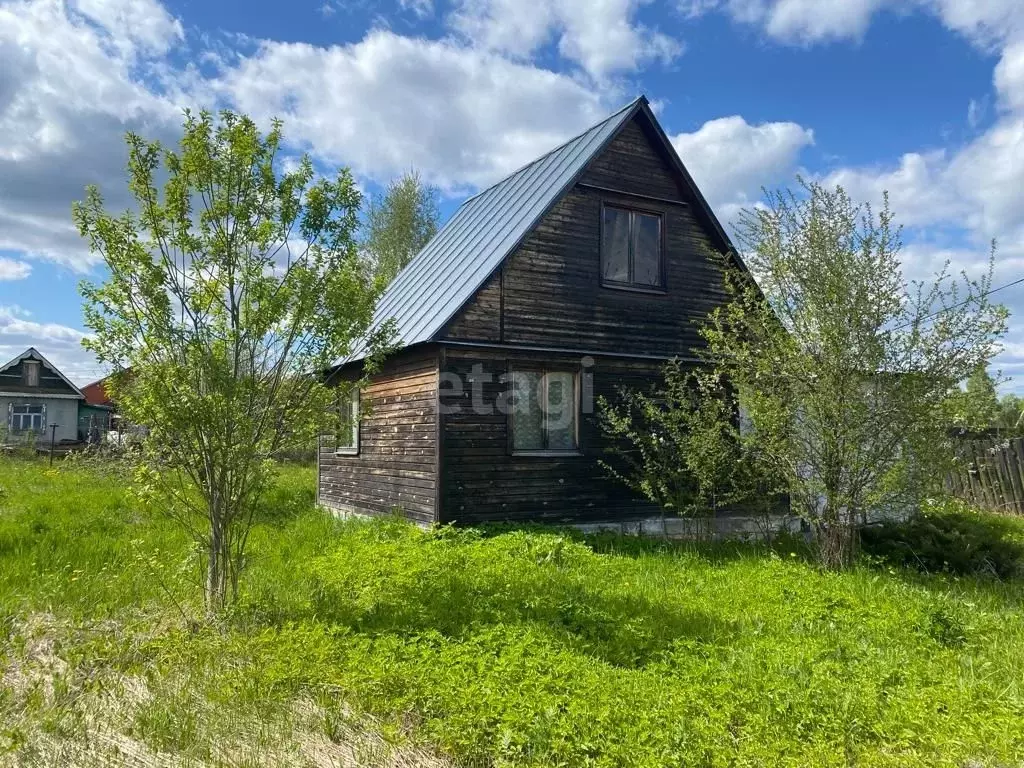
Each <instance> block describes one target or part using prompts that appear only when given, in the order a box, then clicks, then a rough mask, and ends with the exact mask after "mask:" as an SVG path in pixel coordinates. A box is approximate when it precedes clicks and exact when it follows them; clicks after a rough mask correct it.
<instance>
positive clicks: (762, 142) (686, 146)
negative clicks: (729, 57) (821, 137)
mask: <svg viewBox="0 0 1024 768" xmlns="http://www.w3.org/2000/svg"><path fill="white" fill-rule="evenodd" d="M813 143H814V132H813V131H811V130H809V129H807V128H804V127H802V126H800V125H798V124H796V123H788V122H775V123H761V124H760V125H750V124H749V123H747V121H746V120H744V119H743V118H742V117H739V116H738V115H734V116H732V117H723V118H719V119H717V120H710V121H708V122H706V123H704V125H702V126H701V127H700V128H699V129H698V130H697V131H695V132H693V133H680V134H678V135H676V136H673V137H672V144H673V145H674V146H675V148H676V151H677V152H679V156H680V158H682V161H683V163H684V164H685V165H686V167H687V169H688V170H689V171H690V173H691V174H692V175H693V178H694V181H696V182H697V186H698V187H699V188H700V190H701V191H702V192H703V193H704V196H705V197H707V199H708V202H710V203H711V205H712V207H713V208H715V209H716V211H717V212H718V214H719V216H720V217H722V218H723V219H726V220H729V219H732V218H733V217H734V216H735V214H736V212H737V211H738V209H739V208H740V207H742V206H744V205H747V204H749V203H751V202H752V201H754V200H756V199H757V198H759V196H760V191H761V188H762V187H764V186H771V185H772V184H776V183H779V182H783V181H787V182H788V181H790V180H791V179H792V176H793V172H794V170H795V169H796V166H797V162H798V159H799V156H800V152H801V151H802V150H803V149H804V148H805V147H807V146H809V145H811V144H813Z"/></svg>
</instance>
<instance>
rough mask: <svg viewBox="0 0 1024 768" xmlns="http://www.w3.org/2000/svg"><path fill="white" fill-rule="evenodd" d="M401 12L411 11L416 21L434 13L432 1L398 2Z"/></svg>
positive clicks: (399, 0)
mask: <svg viewBox="0 0 1024 768" xmlns="http://www.w3.org/2000/svg"><path fill="white" fill-rule="evenodd" d="M398 6H399V7H400V8H401V9H402V10H403V11H412V13H413V14H414V15H415V16H416V18H418V19H425V18H427V17H428V16H431V15H433V13H434V2H433V0H398Z"/></svg>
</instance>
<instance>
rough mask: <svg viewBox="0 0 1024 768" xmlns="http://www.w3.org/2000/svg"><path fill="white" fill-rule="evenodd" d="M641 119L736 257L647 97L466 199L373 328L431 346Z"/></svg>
mask: <svg viewBox="0 0 1024 768" xmlns="http://www.w3.org/2000/svg"><path fill="white" fill-rule="evenodd" d="M640 114H642V115H644V116H645V117H646V118H647V120H648V122H649V123H650V125H651V127H652V128H653V129H654V134H655V136H654V138H655V140H656V141H657V143H659V144H661V145H662V146H661V148H662V150H663V152H664V153H665V155H666V157H667V159H668V160H669V162H670V163H671V164H672V165H673V166H675V168H676V170H677V171H678V172H679V173H680V175H681V177H682V180H683V182H684V183H685V185H686V186H687V187H688V188H689V191H690V192H691V193H692V194H693V196H694V199H695V200H696V201H697V203H698V207H699V208H700V210H699V212H698V213H699V214H701V215H702V217H703V218H704V219H705V220H706V222H707V224H708V225H709V226H710V228H711V231H712V232H713V234H714V235H715V239H716V240H718V242H717V243H716V245H717V246H718V247H719V248H720V249H722V250H723V251H725V252H731V253H733V254H734V255H735V250H736V249H735V248H734V247H733V245H732V243H731V242H730V241H729V237H728V236H727V235H726V233H725V230H724V229H723V228H722V225H721V224H720V223H719V221H718V219H717V218H716V217H715V214H714V212H712V210H711V207H710V206H709V205H708V203H707V201H706V200H705V199H704V196H703V195H702V194H701V193H700V190H698V189H697V185H696V184H694V182H693V178H692V177H691V176H690V174H689V172H688V171H687V170H686V168H685V167H684V166H683V163H682V161H681V160H680V159H679V156H678V155H677V154H676V151H675V149H674V148H673V147H672V143H671V142H670V141H669V139H668V137H667V136H666V135H665V132H664V131H663V130H662V128H661V126H660V125H659V124H658V121H657V119H656V118H655V117H654V113H653V112H652V111H651V108H650V105H649V104H648V102H647V98H646V97H645V96H640V97H639V98H637V99H636V100H634V101H632V102H630V103H629V104H627V105H626V106H625V107H623V108H622V109H620V110H618V111H617V112H615V113H614V114H612V115H611V116H609V117H607V118H605V119H604V120H602V121H601V122H600V123H598V124H597V125H595V126H593V127H591V128H588V129H587V130H586V131H584V132H583V133H581V134H580V135H579V136H576V137H575V138H573V139H570V140H569V141H567V142H566V143H564V144H562V145H560V146H558V147H555V148H554V149H552V150H551V151H550V152H548V153H547V154H545V155H542V156H541V157H539V158H537V159H536V160H534V161H533V162H532V163H529V164H528V165H526V166H524V167H522V168H520V169H519V170H518V171H516V172H514V173H513V174H511V175H510V176H508V177H506V178H505V179H503V180H502V181H499V182H498V183H497V184H495V185H494V186H492V187H489V188H488V189H485V190H484V191H482V192H480V193H478V194H476V195H474V196H473V197H470V198H469V199H468V200H466V201H465V202H464V203H463V204H462V205H461V206H460V207H459V209H458V210H457V211H456V212H455V215H454V216H452V218H451V219H449V220H448V222H447V223H446V224H445V225H444V226H443V227H442V228H441V230H440V231H439V232H438V233H437V234H436V235H435V236H434V238H433V239H432V240H431V241H430V242H429V243H427V245H426V247H425V248H424V249H423V250H422V251H420V252H419V253H418V254H417V255H416V256H415V257H414V258H413V260H412V261H410V262H409V264H408V265H407V266H406V267H405V269H403V270H402V271H401V272H400V273H399V274H398V276H397V277H396V278H395V280H394V282H393V283H392V284H391V286H390V287H389V288H388V290H387V291H386V292H385V294H384V296H383V297H382V298H381V300H380V302H379V303H378V305H377V308H376V311H375V312H374V320H373V327H375V328H376V327H379V326H380V325H382V324H383V323H384V322H385V321H386V320H388V319H389V318H394V319H395V320H396V322H397V325H398V336H397V342H398V344H399V346H403V347H407V346H411V345H413V344H419V343H422V342H426V341H433V340H434V339H435V338H436V336H437V335H438V334H439V333H440V332H441V331H442V330H443V329H444V327H445V326H446V325H447V324H448V322H449V321H450V320H451V319H452V318H453V317H455V315H456V314H458V312H459V311H460V310H461V309H462V307H463V306H465V304H466V303H467V302H468V301H469V300H470V299H471V298H472V297H473V295H474V294H475V293H476V292H477V290H479V289H480V287H481V286H483V285H484V284H485V283H486V282H487V280H488V279H489V278H490V277H491V275H493V274H494V273H495V271H496V270H497V269H498V267H500V266H501V264H502V262H503V261H504V260H505V258H506V257H507V256H508V255H509V254H510V253H512V252H513V251H514V250H515V249H516V248H517V247H518V246H519V244H520V243H521V242H522V241H523V239H524V238H525V237H526V236H527V235H528V234H529V233H530V231H532V230H533V228H534V227H535V226H536V225H537V223H538V222H539V221H540V220H541V218H543V216H544V215H545V214H546V213H547V212H548V211H549V210H550V209H551V207H552V206H553V205H554V204H555V203H557V202H558V200H559V199H561V197H562V196H563V195H564V194H565V193H566V192H567V191H568V190H569V189H571V188H572V187H573V185H575V183H576V182H577V180H578V179H579V178H580V176H581V175H582V174H583V172H584V171H585V170H586V168H587V166H588V165H589V164H590V161H591V160H593V159H594V158H595V157H597V156H598V155H599V154H600V153H601V152H602V151H603V150H604V148H605V147H607V146H608V144H609V143H610V142H611V141H612V140H613V139H614V138H615V137H616V136H618V134H619V132H620V131H621V130H622V128H623V127H624V126H625V125H627V124H628V123H629V122H630V120H632V119H633V118H634V117H636V116H637V115H640ZM737 258H738V257H737ZM364 355H365V349H359V350H357V351H356V352H355V353H354V354H353V355H351V356H350V357H348V358H347V359H343V360H338V361H337V362H336V365H341V364H343V363H348V362H354V361H357V360H360V359H361V358H362V357H363V356H364Z"/></svg>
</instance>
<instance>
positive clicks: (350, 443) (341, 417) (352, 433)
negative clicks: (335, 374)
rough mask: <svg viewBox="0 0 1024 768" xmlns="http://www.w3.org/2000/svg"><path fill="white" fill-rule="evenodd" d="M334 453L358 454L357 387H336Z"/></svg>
mask: <svg viewBox="0 0 1024 768" xmlns="http://www.w3.org/2000/svg"><path fill="white" fill-rule="evenodd" d="M334 450H335V452H336V453H344V454H350V455H353V454H357V453H359V387H345V386H344V385H343V386H340V387H338V430H337V436H336V442H335V447H334Z"/></svg>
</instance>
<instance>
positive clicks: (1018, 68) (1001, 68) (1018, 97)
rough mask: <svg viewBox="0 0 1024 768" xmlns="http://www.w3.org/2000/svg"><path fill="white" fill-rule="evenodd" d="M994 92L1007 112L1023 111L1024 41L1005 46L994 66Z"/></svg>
mask: <svg viewBox="0 0 1024 768" xmlns="http://www.w3.org/2000/svg"><path fill="white" fill-rule="evenodd" d="M993 80H994V82H995V87H996V92H997V93H998V94H999V103H1000V105H1001V106H1002V107H1003V108H1004V109H1007V110H1016V111H1024V41H1021V42H1017V43H1014V44H1013V45H1010V46H1007V48H1006V49H1005V50H1004V51H1003V55H1002V57H1001V58H1000V59H999V63H998V64H997V65H996V71H995V75H994V77H993Z"/></svg>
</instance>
